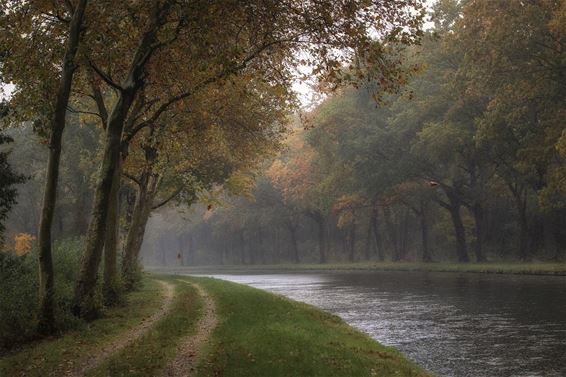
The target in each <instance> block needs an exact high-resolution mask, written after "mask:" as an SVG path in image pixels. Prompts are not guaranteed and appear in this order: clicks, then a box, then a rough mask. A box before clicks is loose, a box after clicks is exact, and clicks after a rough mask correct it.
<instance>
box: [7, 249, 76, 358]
mask: <svg viewBox="0 0 566 377" xmlns="http://www.w3.org/2000/svg"><path fill="white" fill-rule="evenodd" d="M81 243H82V242H81V239H68V240H64V241H60V242H56V243H55V245H54V247H53V265H54V268H55V317H56V321H57V323H56V325H57V328H58V329H59V330H60V331H64V330H67V329H69V328H72V327H76V326H77V325H78V324H79V323H80V322H79V320H77V319H76V318H75V317H74V316H73V315H72V314H71V310H70V308H71V301H72V297H73V288H74V282H75V277H76V274H77V271H78V266H79V259H80V250H81ZM38 286H39V279H38V256H37V249H35V248H34V249H33V250H32V251H31V252H29V253H27V254H25V255H22V256H17V255H14V254H6V253H0V348H11V347H12V346H13V345H15V344H18V343H21V342H24V341H27V340H30V339H33V338H34V337H36V336H37V332H36V327H37V310H38Z"/></svg>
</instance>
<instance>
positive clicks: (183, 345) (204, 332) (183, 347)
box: [163, 282, 218, 377]
mask: <svg viewBox="0 0 566 377" xmlns="http://www.w3.org/2000/svg"><path fill="white" fill-rule="evenodd" d="M185 283H186V282H185ZM190 284H191V285H192V286H194V287H195V288H196V290H197V291H198V294H199V295H200V296H201V297H202V298H203V301H204V306H203V314H202V317H201V318H200V319H199V321H198V323H197V332H196V334H192V335H190V336H187V337H186V338H184V339H183V340H181V342H180V343H179V346H178V347H177V355H176V357H175V359H173V360H172V361H171V362H170V363H169V364H168V365H167V366H166V367H165V372H164V373H163V375H164V376H167V377H188V376H192V375H193V373H194V372H195V370H196V366H197V361H198V358H199V356H200V355H201V350H202V346H203V345H204V344H205V343H206V342H207V341H208V339H209V338H210V334H212V331H213V330H214V329H215V328H216V325H217V324H218V319H217V317H216V307H215V305H214V300H213V299H212V297H210V295H209V294H208V293H206V291H205V290H204V289H203V288H202V287H201V286H200V285H198V284H195V283H190Z"/></svg>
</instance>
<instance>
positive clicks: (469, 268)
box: [146, 262, 566, 276]
mask: <svg viewBox="0 0 566 377" xmlns="http://www.w3.org/2000/svg"><path fill="white" fill-rule="evenodd" d="M146 269H147V270H148V271H156V272H161V273H173V274H176V273H179V272H182V273H188V274H191V273H194V274H198V273H246V272H254V271H257V272H260V271H261V272H292V271H423V272H427V271H428V272H462V273H484V274H516V275H556V276H566V262H562V263H547V262H540V263H539V262H537V263H531V262H529V263H521V262H505V263H502V262H493V263H446V262H431V263H421V262H358V263H328V264H269V265H267V264H266V265H215V266H194V267H193V266H175V267H161V266H147V267H146Z"/></svg>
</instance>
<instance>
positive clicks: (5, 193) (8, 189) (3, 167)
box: [0, 134, 25, 248]
mask: <svg viewBox="0 0 566 377" xmlns="http://www.w3.org/2000/svg"><path fill="white" fill-rule="evenodd" d="M12 141H13V139H12V138H10V137H8V136H5V135H2V134H0V145H2V144H7V143H10V142H12ZM8 153H9V152H6V151H0V248H1V247H2V246H3V244H4V231H5V230H6V228H5V226H4V221H5V220H6V218H7V216H8V212H9V211H10V209H11V208H12V206H13V205H14V204H15V203H16V198H17V196H18V191H17V189H16V188H15V187H14V186H15V185H17V184H20V183H23V182H24V181H25V177H24V176H23V175H20V174H18V173H16V172H15V171H14V170H13V169H12V167H11V166H10V164H9V163H8Z"/></svg>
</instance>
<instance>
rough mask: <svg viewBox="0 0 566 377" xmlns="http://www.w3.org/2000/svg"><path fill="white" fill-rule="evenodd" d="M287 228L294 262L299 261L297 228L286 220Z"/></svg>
mask: <svg viewBox="0 0 566 377" xmlns="http://www.w3.org/2000/svg"><path fill="white" fill-rule="evenodd" d="M287 229H288V230H289V235H290V238H291V250H292V252H293V261H294V262H295V263H301V259H300V257H299V245H298V243H297V230H296V229H295V226H294V225H293V223H291V221H288V222H287Z"/></svg>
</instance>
